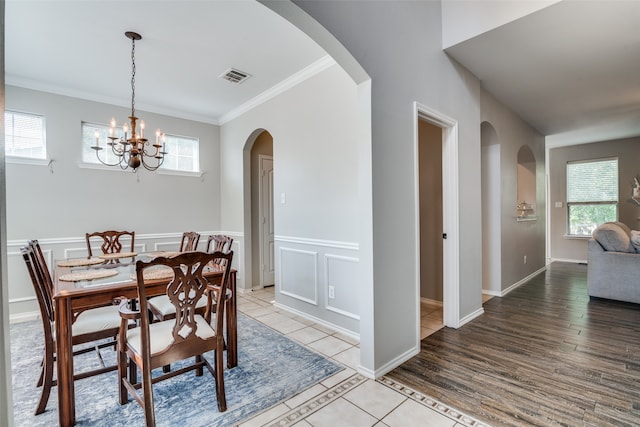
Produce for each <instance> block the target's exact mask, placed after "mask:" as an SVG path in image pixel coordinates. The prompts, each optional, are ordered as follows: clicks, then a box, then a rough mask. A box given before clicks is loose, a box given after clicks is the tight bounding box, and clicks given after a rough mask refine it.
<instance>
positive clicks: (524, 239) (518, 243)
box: [482, 91, 546, 295]
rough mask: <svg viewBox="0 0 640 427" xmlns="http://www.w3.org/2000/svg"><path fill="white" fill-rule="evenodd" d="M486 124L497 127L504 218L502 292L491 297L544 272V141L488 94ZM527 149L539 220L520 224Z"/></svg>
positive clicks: (484, 113)
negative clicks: (521, 164)
mask: <svg viewBox="0 0 640 427" xmlns="http://www.w3.org/2000/svg"><path fill="white" fill-rule="evenodd" d="M482 120H483V121H486V122H488V123H490V124H491V126H493V128H494V129H495V131H496V134H497V140H498V142H499V147H500V188H499V194H500V209H499V211H498V213H497V214H498V215H500V230H499V231H500V239H501V242H500V247H501V254H500V261H499V264H500V269H501V273H500V279H501V283H500V288H499V289H500V292H498V293H495V292H491V293H492V294H493V295H503V294H504V293H505V292H508V291H509V290H510V289H511V288H512V286H514V285H517V284H518V283H520V282H521V281H522V279H524V278H526V277H527V276H529V275H530V274H533V273H534V272H536V271H538V270H540V269H542V268H544V266H545V263H546V262H545V261H546V260H545V225H546V202H545V149H544V137H543V136H542V135H540V134H539V133H538V132H537V131H535V130H534V129H533V128H532V127H531V126H529V125H528V124H527V123H525V122H524V121H523V120H522V119H520V118H519V117H518V116H517V115H516V114H515V113H514V112H513V111H512V110H510V109H509V108H507V107H505V106H504V105H503V104H501V103H500V102H499V101H497V100H496V99H495V98H494V97H493V96H491V94H489V93H487V92H485V91H483V92H482ZM525 145H526V146H528V147H529V148H530V149H531V152H532V153H533V156H534V157H535V163H536V166H535V180H536V194H535V196H534V199H535V201H534V200H533V199H531V201H529V200H527V202H529V203H532V204H534V205H535V207H536V212H535V214H536V217H537V219H536V220H535V221H521V222H518V221H517V220H516V216H517V211H516V206H517V204H518V202H519V201H518V151H519V150H520V149H521V147H523V146H525ZM520 201H521V200H520ZM494 237H495V236H492V238H494ZM492 255H493V254H492ZM525 256H526V257H527V260H526V263H525V261H524V257H525Z"/></svg>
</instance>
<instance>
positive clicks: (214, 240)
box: [149, 233, 233, 321]
mask: <svg viewBox="0 0 640 427" xmlns="http://www.w3.org/2000/svg"><path fill="white" fill-rule="evenodd" d="M185 234H187V233H185ZM193 234H197V233H193ZM199 238H200V235H198V239H199ZM183 241H184V236H183ZM232 243H233V238H231V237H228V236H224V235H222V234H216V235H210V236H209V237H208V239H207V250H206V252H208V253H213V252H223V253H227V252H230V251H231V244H232ZM222 261H223V258H218V259H216V260H214V263H216V264H217V263H220V262H222ZM225 299H226V300H227V301H229V300H231V289H229V288H227V295H225ZM207 302H208V301H207V295H204V296H203V297H202V298H201V299H200V300H199V301H198V302H197V303H196V310H197V312H198V313H200V314H202V315H204V311H205V308H206V304H207ZM213 303H214V304H215V301H214V302H213ZM149 310H150V311H151V313H152V314H153V315H154V316H155V318H156V319H158V320H160V321H162V320H167V319H173V318H174V317H175V314H176V312H175V308H174V306H173V304H171V302H170V301H169V298H168V297H167V296H166V295H160V296H157V297H154V298H150V299H149Z"/></svg>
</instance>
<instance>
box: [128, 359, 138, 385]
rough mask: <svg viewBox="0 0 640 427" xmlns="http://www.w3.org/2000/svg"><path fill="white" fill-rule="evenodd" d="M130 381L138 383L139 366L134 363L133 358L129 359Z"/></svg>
mask: <svg viewBox="0 0 640 427" xmlns="http://www.w3.org/2000/svg"><path fill="white" fill-rule="evenodd" d="M129 383H130V384H137V383H138V366H137V365H136V364H135V363H134V361H133V360H130V361H129Z"/></svg>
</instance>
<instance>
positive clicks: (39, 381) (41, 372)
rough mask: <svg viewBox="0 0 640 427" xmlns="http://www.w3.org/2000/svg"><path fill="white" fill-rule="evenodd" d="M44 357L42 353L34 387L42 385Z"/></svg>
mask: <svg viewBox="0 0 640 427" xmlns="http://www.w3.org/2000/svg"><path fill="white" fill-rule="evenodd" d="M44 358H45V356H44V355H42V361H41V362H40V378H38V383H37V384H36V387H42V384H43V381H44Z"/></svg>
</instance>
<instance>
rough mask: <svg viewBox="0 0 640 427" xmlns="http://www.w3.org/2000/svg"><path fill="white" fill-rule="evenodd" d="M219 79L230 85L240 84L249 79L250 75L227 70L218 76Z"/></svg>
mask: <svg viewBox="0 0 640 427" xmlns="http://www.w3.org/2000/svg"><path fill="white" fill-rule="evenodd" d="M219 77H221V78H223V79H225V80H228V81H230V82H231V83H242V82H243V81H245V80H247V79H248V78H249V77H251V74H249V73H245V72H244V71H240V70H236V69H235V68H229V69H228V70H227V71H225V72H224V73H222V74H220V76H219Z"/></svg>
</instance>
